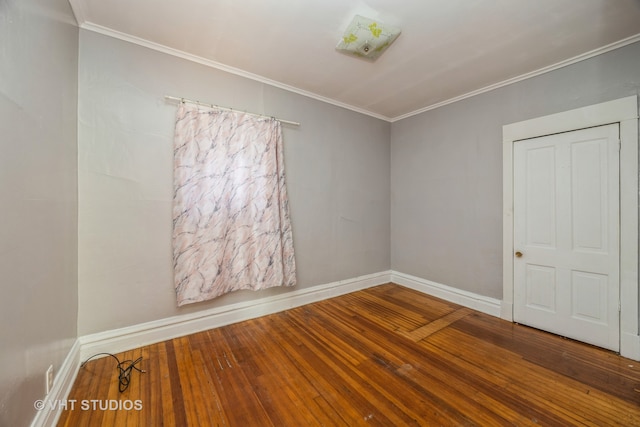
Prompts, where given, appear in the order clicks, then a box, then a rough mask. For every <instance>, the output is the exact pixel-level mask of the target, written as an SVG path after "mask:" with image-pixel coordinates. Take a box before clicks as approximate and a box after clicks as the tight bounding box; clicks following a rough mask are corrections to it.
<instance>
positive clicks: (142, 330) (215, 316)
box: [79, 271, 391, 360]
mask: <svg viewBox="0 0 640 427" xmlns="http://www.w3.org/2000/svg"><path fill="white" fill-rule="evenodd" d="M390 281H391V271H384V272H379V273H374V274H369V275H366V276H360V277H356V278H352V279H347V280H341V281H338V282H333V283H328V284H324V285H317V286H313V287H311V288H307V289H301V290H297V291H292V292H287V293H285V294H281V295H276V296H272V297H266V298H261V299H258V300H253V301H248V302H241V303H236V304H231V305H227V306H224V307H219V308H214V309H211V310H204V311H201V312H197V313H190V314H185V315H180V316H173V317H169V318H166V319H160V320H154V321H151V322H146V323H141V324H138V325H133V326H128V327H125V328H120V329H115V330H111V331H106V332H99V333H96V334H91V335H85V336H83V337H80V338H79V340H80V343H81V350H80V356H81V359H82V360H84V359H86V358H88V357H90V356H91V355H93V354H96V353H102V352H107V353H120V352H123V351H127V350H131V349H134V348H138V347H141V346H144V345H149V344H154V343H157V342H161V341H166V340H169V339H173V338H176V337H181V336H184V335H189V334H193V333H195V332H200V331H205V330H207V329H213V328H217V327H220V326H225V325H229V324H231V323H236V322H241V321H243V320H249V319H253V318H256V317H260V316H265V315H267V314H273V313H277V312H280V311H284V310H288V309H290V308H294V307H299V306H301V305H305V304H309V303H312V302H316V301H321V300H324V299H327V298H332V297H335V296H338V295H343V294H347V293H350V292H354V291H357V290H360V289H366V288H370V287H372V286H377V285H381V284H384V283H389V282H390Z"/></svg>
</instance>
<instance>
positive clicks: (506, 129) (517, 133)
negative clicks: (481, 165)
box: [500, 96, 640, 360]
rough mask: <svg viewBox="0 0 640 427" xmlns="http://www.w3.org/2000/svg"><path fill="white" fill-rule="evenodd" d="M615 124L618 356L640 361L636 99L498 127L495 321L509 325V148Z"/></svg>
mask: <svg viewBox="0 0 640 427" xmlns="http://www.w3.org/2000/svg"><path fill="white" fill-rule="evenodd" d="M611 123H619V124H620V301H621V304H620V354H621V355H622V356H624V357H628V358H630V359H634V360H640V337H639V336H638V333H639V330H640V328H639V326H640V325H639V323H640V319H639V317H638V306H639V302H638V297H639V293H638V238H639V235H638V99H637V96H630V97H626V98H621V99H617V100H614V101H609V102H604V103H601V104H596V105H591V106H587V107H583V108H578V109H575V110H570V111H566V112H562V113H557V114H552V115H549V116H544V117H539V118H535V119H530V120H526V121H522V122H517V123H512V124H508V125H505V126H503V127H502V159H503V164H502V169H503V233H502V237H503V243H502V247H503V264H502V265H503V268H502V272H503V297H502V304H501V313H500V317H502V318H503V319H505V320H509V321H513V281H514V276H513V251H514V245H513V144H514V142H515V141H519V140H522V139H529V138H534V137H538V136H545V135H553V134H556V133H561V132H569V131H572V130H578V129H584V128H588V127H593V126H601V125H606V124H611Z"/></svg>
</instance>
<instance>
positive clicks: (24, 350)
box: [0, 0, 78, 426]
mask: <svg viewBox="0 0 640 427" xmlns="http://www.w3.org/2000/svg"><path fill="white" fill-rule="evenodd" d="M75 25H76V24H75V20H74V18H73V15H72V13H71V8H70V7H69V4H68V2H67V1H66V0H55V1H54V0H3V1H2V2H0V129H2V137H1V138H0V146H1V147H2V155H0V176H1V178H0V200H1V201H2V207H3V208H2V221H0V271H2V284H1V285H0V286H1V287H0V289H1V292H2V293H1V297H0V425H2V426H22V425H28V423H29V422H30V421H31V419H33V417H34V415H35V410H34V408H33V403H34V401H35V400H36V399H41V398H43V396H44V394H45V380H44V378H45V371H46V369H47V368H48V367H49V365H51V364H53V366H54V368H55V370H56V371H57V370H58V369H59V368H60V366H61V363H62V361H63V360H64V358H65V357H66V355H67V353H68V352H69V350H70V348H71V346H72V344H73V342H74V341H75V339H76V336H77V334H76V320H77V294H78V284H77V167H76V163H77V149H76V128H77V120H76V111H77V108H76V106H77V81H78V80H77V69H78V28H77V27H76V26H75Z"/></svg>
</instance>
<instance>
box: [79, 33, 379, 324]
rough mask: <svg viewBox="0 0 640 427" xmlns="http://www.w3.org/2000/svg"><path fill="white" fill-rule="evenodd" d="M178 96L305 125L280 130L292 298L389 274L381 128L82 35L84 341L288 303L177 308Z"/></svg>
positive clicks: (220, 302) (245, 296) (237, 297)
mask: <svg viewBox="0 0 640 427" xmlns="http://www.w3.org/2000/svg"><path fill="white" fill-rule="evenodd" d="M164 95H173V96H178V97H185V98H191V99H198V100H201V101H204V102H214V103H217V104H219V105H222V106H230V107H233V108H237V109H241V110H245V109H246V110H247V111H252V112H258V113H266V114H268V115H274V116H276V117H281V118H284V119H288V120H293V121H298V122H301V123H302V125H301V126H300V127H299V128H296V127H287V126H285V130H284V141H285V168H286V173H287V186H288V192H289V198H290V206H291V216H292V223H293V224H292V225H293V238H294V245H295V250H296V262H297V267H298V286H296V288H294V289H303V288H307V287H310V286H313V285H318V284H324V283H330V282H334V281H338V280H341V279H348V278H353V277H356V276H360V275H365V274H371V273H376V272H380V271H386V270H388V269H389V266H390V231H389V226H390V219H389V195H390V188H389V141H390V128H391V126H390V124H389V123H386V122H384V121H381V120H378V119H375V118H371V117H368V116H364V115H362V114H358V113H355V112H351V111H349V110H345V109H342V108H339V107H335V106H332V105H329V104H326V103H323V102H320V101H316V100H313V99H310V98H306V97H304V96H300V95H296V94H293V93H291V92H287V91H283V90H281V89H278V88H275V87H273V86H269V85H265V84H262V83H259V82H256V81H252V80H248V79H245V78H242V77H239V76H235V75H231V74H228V73H225V72H222V71H219V70H216V69H213V68H210V67H206V66H203V65H199V64H197V63H194V62H190V61H186V60H184V59H180V58H176V57H173V56H170V55H166V54H163V53H160V52H157V51H153V50H150V49H146V48H143V47H141V46H137V45H134V44H130V43H127V42H123V41H120V40H116V39H113V38H110V37H106V36H103V35H100V34H97V33H93V32H89V31H84V30H81V32H80V68H79V101H78V102H79V109H78V114H79V116H78V120H79V128H78V151H79V156H78V162H79V163H78V168H79V277H78V280H79V286H78V287H79V317H78V329H79V334H80V335H85V334H90V333H94V332H100V331H105V330H110V329H115V328H120V327H124V326H129V325H134V324H138V323H141V322H146V321H152V320H157V319H162V318H166V317H169V316H174V315H179V314H183V313H190V312H193V311H199V310H205V309H210V308H213V307H220V306H224V305H228V304H231V303H234V302H238V301H247V300H250V299H254V298H259V297H264V296H267V295H274V294H278V293H283V292H291V288H273V289H269V290H265V291H260V292H251V291H240V292H235V293H232V294H227V295H225V296H222V297H220V298H217V299H215V300H213V301H210V302H205V303H199V304H195V305H190V306H186V307H182V308H180V309H178V308H177V307H176V301H175V293H174V290H173V278H172V274H173V272H172V268H171V266H172V263H171V197H172V175H173V171H172V138H173V128H174V114H175V111H176V108H177V106H176V105H175V104H171V103H167V102H165V100H164Z"/></svg>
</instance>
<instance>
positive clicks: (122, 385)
mask: <svg viewBox="0 0 640 427" xmlns="http://www.w3.org/2000/svg"><path fill="white" fill-rule="evenodd" d="M102 355H107V356H111V357H113V358H114V359H116V362H118V364H117V365H116V368H117V369H118V381H119V385H118V390H119V391H120V393H122V392H123V391H125V390H126V389H127V387H129V383H130V382H131V371H132V370H134V369H135V370H136V371H138V372H140V373H145V372H147V371H145V370H143V369H140V368H138V367H137V366H136V364H138V363H139V362H140V361H141V360H142V356H140V357H138V358H137V359H136V360H134V361H131V360H123V361H122V362H121V361H120V359H118V358H117V357H116V356H115V355H113V354H111V353H96V354H94V355H93V356H91V357H90V358H88V359H87V360H85V361H84V362H82V364H81V365H80V367H81V368H82V367H83V366H84V365H85V364H86V363H87V362H88V361H89V360H91V359H93V358H94V357H97V356H102ZM127 363H128V364H129V365H128V366H126V367H124V365H125V364H127Z"/></svg>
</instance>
